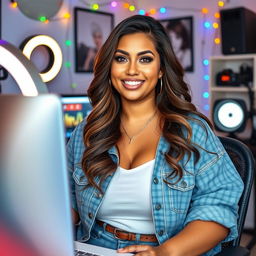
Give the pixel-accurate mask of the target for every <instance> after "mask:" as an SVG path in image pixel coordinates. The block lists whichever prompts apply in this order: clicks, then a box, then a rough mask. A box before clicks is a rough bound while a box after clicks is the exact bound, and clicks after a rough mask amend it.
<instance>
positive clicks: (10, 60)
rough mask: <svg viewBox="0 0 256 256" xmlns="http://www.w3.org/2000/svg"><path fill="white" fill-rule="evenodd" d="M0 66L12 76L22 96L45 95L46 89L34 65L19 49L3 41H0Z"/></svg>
mask: <svg viewBox="0 0 256 256" xmlns="http://www.w3.org/2000/svg"><path fill="white" fill-rule="evenodd" d="M0 66H2V67H3V68H5V69H6V70H7V71H8V72H9V73H10V74H11V75H12V77H13V78H14V80H15V81H16V82H17V84H18V86H19V88H20V90H21V92H22V94H23V95H25V96H37V95H38V94H39V93H47V87H46V85H45V84H44V83H43V81H42V79H41V77H40V75H39V74H38V71H37V69H36V68H35V66H34V64H33V63H32V62H31V61H29V60H28V59H27V58H26V57H25V56H24V55H23V54H22V52H21V51H20V50H19V49H17V48H16V47H15V46H13V45H12V44H10V43H8V42H6V41H4V40H0Z"/></svg>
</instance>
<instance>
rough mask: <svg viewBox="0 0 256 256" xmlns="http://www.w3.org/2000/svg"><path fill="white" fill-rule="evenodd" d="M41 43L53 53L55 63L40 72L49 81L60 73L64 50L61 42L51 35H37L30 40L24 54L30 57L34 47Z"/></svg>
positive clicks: (44, 79) (45, 80)
mask: <svg viewBox="0 0 256 256" xmlns="http://www.w3.org/2000/svg"><path fill="white" fill-rule="evenodd" d="M40 45H44V46H47V47H48V48H49V49H50V50H51V51H52V54H53V63H52V66H51V68H50V69H49V70H47V71H46V72H44V73H40V75H41V77H42V80H43V81H44V82H49V81H51V80H52V79H54V78H55V77H56V76H57V74H58V73H59V71H60V69H61V66H62V52H61V49H60V46H59V44H58V43H57V42H56V41H55V40H54V39H53V38H52V37H50V36H47V35H37V36H34V37H32V38H31V39H29V40H28V42H27V43H26V44H25V46H24V48H23V54H24V55H25V56H26V57H27V58H28V59H30V57H31V54H32V52H33V51H34V49H35V48H36V47H38V46H40Z"/></svg>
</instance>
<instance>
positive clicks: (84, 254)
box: [75, 250, 102, 256]
mask: <svg viewBox="0 0 256 256" xmlns="http://www.w3.org/2000/svg"><path fill="white" fill-rule="evenodd" d="M75 256H102V255H99V254H94V253H90V252H83V251H79V250H75Z"/></svg>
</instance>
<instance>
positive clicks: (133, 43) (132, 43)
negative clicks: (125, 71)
mask: <svg viewBox="0 0 256 256" xmlns="http://www.w3.org/2000/svg"><path fill="white" fill-rule="evenodd" d="M117 48H118V49H122V50H127V51H128V50H129V51H131V50H133V51H145V50H151V51H153V52H157V50H156V47H155V43H154V41H153V39H152V38H151V37H150V36H149V35H148V34H145V33H134V34H128V35H124V36H122V37H121V38H120V40H119V42H118V45H117Z"/></svg>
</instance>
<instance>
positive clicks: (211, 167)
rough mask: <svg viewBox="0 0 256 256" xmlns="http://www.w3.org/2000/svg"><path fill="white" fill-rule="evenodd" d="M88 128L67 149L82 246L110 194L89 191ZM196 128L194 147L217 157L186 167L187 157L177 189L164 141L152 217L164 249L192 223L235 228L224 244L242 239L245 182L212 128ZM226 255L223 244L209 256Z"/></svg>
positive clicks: (112, 153)
mask: <svg viewBox="0 0 256 256" xmlns="http://www.w3.org/2000/svg"><path fill="white" fill-rule="evenodd" d="M203 122H204V121H203ZM204 123H205V122H204ZM84 124H85V121H83V122H82V123H80V124H79V125H78V126H77V127H76V129H75V131H74V132H73V134H72V136H71V138H70V140H69V142H68V145H67V156H68V170H69V177H70V186H71V194H72V207H73V208H74V209H75V210H76V211H78V212H79V215H80V219H81V222H80V226H79V227H78V231H77V239H78V240H81V241H87V240H88V239H89V237H90V230H91V228H92V226H93V224H94V221H95V217H96V215H97V211H98V209H99V207H100V204H101V201H102V198H103V197H104V193H103V195H102V194H100V193H99V192H98V191H97V190H95V189H94V188H92V187H89V188H87V189H84V186H85V185H86V184H87V179H86V177H85V175H84V173H83V171H82V169H81V158H82V154H83V151H84V149H85V147H84V144H83V127H84ZM190 124H191V127H192V131H193V138H192V141H193V142H194V143H195V144H197V145H200V146H201V147H202V148H205V149H207V150H208V151H210V152H215V153H216V154H210V153H207V152H206V151H204V150H202V149H200V148H198V149H199V151H200V154H201V156H200V159H199V161H198V162H197V163H194V155H192V157H191V158H190V160H189V161H188V162H186V160H187V159H186V157H185V158H184V159H183V160H182V162H181V164H182V166H184V168H183V172H184V176H183V178H182V179H181V180H180V181H179V182H178V183H176V184H174V185H167V184H166V183H164V182H163V179H165V178H166V176H167V175H168V174H169V173H170V172H171V167H170V166H169V165H168V164H167V162H166V161H165V158H164V154H165V152H167V151H168V149H169V143H168V142H167V141H166V140H165V138H164V137H161V138H160V140H159V143H158V147H157V151H156V156H155V167H154V171H153V178H152V185H151V197H152V215H153V219H154V223H155V233H156V236H157V239H158V241H159V243H160V244H161V243H163V242H164V241H166V240H167V239H169V238H171V237H173V236H175V235H176V234H177V233H179V232H180V231H181V230H182V229H183V228H184V227H185V226H186V225H187V224H188V223H189V222H191V221H194V220H205V221H214V222H217V223H220V224H222V225H224V226H225V227H227V228H229V229H230V232H229V235H228V236H227V237H226V239H225V240H224V241H223V242H227V241H231V240H233V239H234V238H236V237H237V211H238V201H239V198H240V196H241V193H242V191H243V182H242V180H241V179H240V176H239V174H238V173H237V171H236V169H235V167H234V165H233V163H232V161H231V160H230V158H229V156H228V154H227V153H226V152H225V150H224V148H223V146H222V144H221V142H220V141H219V139H218V137H217V136H215V135H214V133H213V132H212V131H211V129H210V128H209V127H208V125H207V124H206V123H205V125H206V127H207V132H206V131H205V130H204V129H203V128H202V127H201V126H200V125H199V124H198V123H197V122H192V121H190ZM109 154H110V156H111V158H112V159H113V161H116V162H118V154H117V150H116V148H115V147H113V148H111V149H109ZM112 177H113V175H111V176H108V177H107V178H106V180H105V181H104V182H103V184H102V189H103V192H105V191H106V189H107V187H108V185H109V183H110V181H111V178H112ZM198 232H200V231H198ZM220 250H221V243H220V244H218V245H217V246H216V247H215V248H213V249H212V250H210V251H208V252H207V253H205V254H203V255H205V256H210V255H215V254H216V253H218V252H219V251H220Z"/></svg>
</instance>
